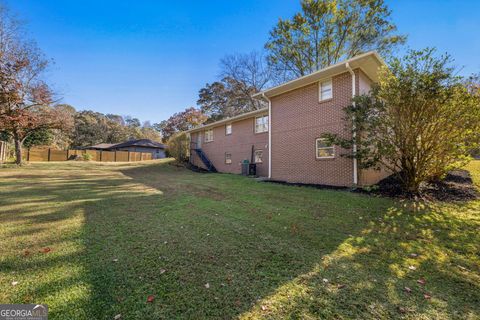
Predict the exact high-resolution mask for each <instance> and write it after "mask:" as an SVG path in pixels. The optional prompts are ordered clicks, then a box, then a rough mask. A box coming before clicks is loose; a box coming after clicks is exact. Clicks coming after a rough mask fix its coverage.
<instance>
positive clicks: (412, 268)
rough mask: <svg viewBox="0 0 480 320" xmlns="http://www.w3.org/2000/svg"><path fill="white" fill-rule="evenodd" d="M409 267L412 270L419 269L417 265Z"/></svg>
mask: <svg viewBox="0 0 480 320" xmlns="http://www.w3.org/2000/svg"><path fill="white" fill-rule="evenodd" d="M408 269H410V270H417V267H415V266H409V267H408Z"/></svg>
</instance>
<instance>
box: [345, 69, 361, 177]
mask: <svg viewBox="0 0 480 320" xmlns="http://www.w3.org/2000/svg"><path fill="white" fill-rule="evenodd" d="M345 67H346V68H347V70H348V72H350V74H351V75H352V98H354V97H355V95H356V85H355V84H356V83H355V82H356V81H355V72H353V70H352V68H350V65H349V64H348V62H347V63H346V64H345ZM352 103H353V107H355V102H352ZM356 137H357V132H356V131H355V127H353V146H352V151H353V155H354V158H353V184H354V185H357V184H358V164H357V158H356V155H357V144H356V143H355V138H356Z"/></svg>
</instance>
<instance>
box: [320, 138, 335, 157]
mask: <svg viewBox="0 0 480 320" xmlns="http://www.w3.org/2000/svg"><path fill="white" fill-rule="evenodd" d="M316 147H317V159H323V158H334V157H335V148H334V147H333V146H332V145H331V144H328V143H327V140H326V139H322V138H318V139H317V140H316Z"/></svg>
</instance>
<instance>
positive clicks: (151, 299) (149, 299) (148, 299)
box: [147, 295, 155, 302]
mask: <svg viewBox="0 0 480 320" xmlns="http://www.w3.org/2000/svg"><path fill="white" fill-rule="evenodd" d="M153 300H155V296H154V295H149V296H148V297H147V302H153Z"/></svg>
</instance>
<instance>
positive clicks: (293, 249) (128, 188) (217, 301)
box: [0, 161, 480, 319]
mask: <svg viewBox="0 0 480 320" xmlns="http://www.w3.org/2000/svg"><path fill="white" fill-rule="evenodd" d="M468 168H469V170H471V171H472V172H473V174H474V175H475V179H476V182H477V184H480V162H479V161H477V162H474V163H472V164H470V165H469V167H468ZM45 248H50V249H51V251H50V252H47V253H44V252H40V251H43V250H44V249H45ZM479 252H480V201H474V202H470V203H464V204H437V205H430V206H420V205H413V204H411V203H409V202H399V201H393V200H391V199H385V198H373V197H369V196H366V195H362V194H355V193H350V192H346V191H329V190H317V189H313V188H306V187H292V186H284V185H277V184H268V183H261V182H256V181H255V180H253V179H249V178H245V177H241V176H235V175H227V174H200V173H193V172H190V171H187V170H185V169H182V168H178V167H175V166H172V165H169V164H168V163H167V162H166V161H164V162H145V163H130V164H104V163H82V162H68V163H67V162H63V163H35V164H30V165H27V166H25V167H22V168H13V167H10V168H0V303H46V304H48V306H49V309H50V319H113V318H114V317H115V315H117V314H121V315H122V319H175V318H181V319H184V318H190V319H202V318H219V319H228V318H241V319H259V318H262V319H264V318H266V319H282V318H288V319H316V318H326V319H331V318H336V319H351V318H363V319H365V318H402V317H403V318H411V319H447V318H448V319H449V318H459V319H479V318H480V255H479ZM411 254H417V255H418V256H417V257H413V256H411ZM419 279H423V280H424V281H425V284H424V285H422V284H420V283H418V280H419ZM14 281H15V282H18V283H17V284H16V285H13V284H12V282H14ZM207 284H208V285H207ZM405 287H408V288H410V289H411V292H410V293H409V292H407V291H406V290H405ZM425 294H428V296H430V297H431V298H429V297H428V296H427V298H425V296H424V295H425ZM149 295H154V296H155V299H154V301H153V302H147V297H148V296H149Z"/></svg>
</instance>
